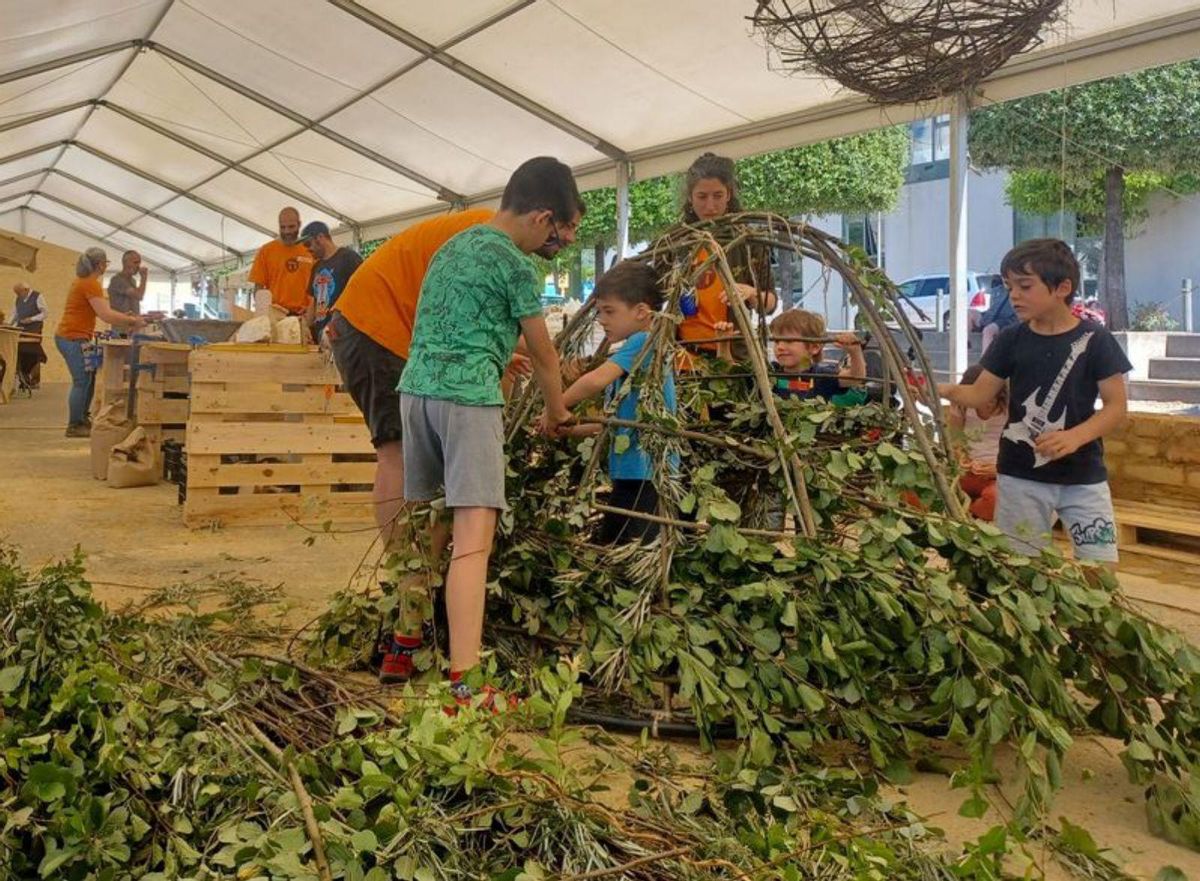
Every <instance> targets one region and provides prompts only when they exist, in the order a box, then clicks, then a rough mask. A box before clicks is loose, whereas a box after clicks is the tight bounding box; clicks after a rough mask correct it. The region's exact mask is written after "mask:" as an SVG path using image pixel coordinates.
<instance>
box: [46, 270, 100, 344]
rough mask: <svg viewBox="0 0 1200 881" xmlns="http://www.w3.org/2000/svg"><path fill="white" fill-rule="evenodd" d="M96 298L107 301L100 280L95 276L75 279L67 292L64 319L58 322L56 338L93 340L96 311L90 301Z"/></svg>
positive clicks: (63, 312)
mask: <svg viewBox="0 0 1200 881" xmlns="http://www.w3.org/2000/svg"><path fill="white" fill-rule="evenodd" d="M96 297H99V298H100V299H101V300H103V299H105V296H104V287H103V286H102V285H101V284H100V279H98V278H96V277H95V276H94V275H89V276H88V277H87V278H77V279H75V281H73V282H72V283H71V290H70V291H68V292H67V302H66V305H64V306H63V311H62V318H60V319H59V320H58V330H56V331H55V332H54V333H55V336H60V337H62V338H63V339H67V340H88V339H91V338H92V334H93V333H95V332H96V310H95V309H93V308H92V304H91V303H89V302H88V300H91V299H94V298H96Z"/></svg>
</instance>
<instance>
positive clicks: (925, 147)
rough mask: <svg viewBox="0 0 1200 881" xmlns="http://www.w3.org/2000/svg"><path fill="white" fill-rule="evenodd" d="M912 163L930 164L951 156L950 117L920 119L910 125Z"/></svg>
mask: <svg viewBox="0 0 1200 881" xmlns="http://www.w3.org/2000/svg"><path fill="white" fill-rule="evenodd" d="M909 140H910V143H911V145H912V152H911V156H910V162H911V164H912V165H928V164H929V163H930V162H941V161H943V160H948V159H949V158H950V117H949V116H946V115H943V116H937V117H930V118H927V119H919V120H917V121H916V122H914V123H913V124H912V125H911V126H909Z"/></svg>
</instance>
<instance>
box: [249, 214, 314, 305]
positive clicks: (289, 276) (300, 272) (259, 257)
mask: <svg viewBox="0 0 1200 881" xmlns="http://www.w3.org/2000/svg"><path fill="white" fill-rule="evenodd" d="M312 267H313V257H312V254H310V253H308V248H306V247H305V246H304V245H302V244H301V243H300V212H299V211H297V210H296V209H295V208H284V209H283V210H282V211H280V212H279V238H278V239H272V240H271V241H269V242H267V243H266V244H265V245H263V246H262V247H261V248H259V249H258V253H257V254H256V255H255V256H254V265H253V266H251V267H250V281H251V283H253V284H254V286H255V287H256V288H257V289H259V290H269V291H270V292H271V304H272V305H274V306H278V307H280V308H281V309H284V310H286V311H287V313H288V314H289V315H303V314H304V312H305V310H307V309H308V301H309V293H308V281H309V276H310V275H311V274H312Z"/></svg>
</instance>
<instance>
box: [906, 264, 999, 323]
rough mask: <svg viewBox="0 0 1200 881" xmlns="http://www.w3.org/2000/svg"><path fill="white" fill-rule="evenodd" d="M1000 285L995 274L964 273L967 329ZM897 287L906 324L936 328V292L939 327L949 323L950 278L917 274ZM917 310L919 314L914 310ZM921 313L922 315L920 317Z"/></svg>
mask: <svg viewBox="0 0 1200 881" xmlns="http://www.w3.org/2000/svg"><path fill="white" fill-rule="evenodd" d="M996 284H1001V285H1002V284H1003V280H1002V279H1001V278H1000V276H999V275H996V274H994V273H989V272H968V273H967V290H968V291H970V297H969V298H968V300H967V309H968V313H967V319H968V321H967V324H968V327H969V328H970V329H972V330H973V329H974V328H975V324H976V322H977V321H978V318H979V316H980V315H981V314H983V313H984V312H986V311H987V308H988V304H989V303H990V302H991V295H990V291H991V289H992V286H993V285H996ZM897 287H898V288H899V289H900V293H901V294H902V297H901V300H900V305H901V308H902V309H904V313H905V314H906V315H907V316H908V319H909V321H911V322H912V323H913V324H915V325H916V326H917V327H920V328H932V327H935V326H936V323H937V322H936V316H937V292H938V291H939V290H940V291H941V292H942V327H945V326H946V323H947V322H948V321H949V320H950V275H949V274H948V273H947V274H946V275H918V276H916V277H914V278H909V279H906V280H904V281H902V282H900V284H899V285H897ZM918 310H919V311H918ZM921 313H924V314H923V315H922V314H921Z"/></svg>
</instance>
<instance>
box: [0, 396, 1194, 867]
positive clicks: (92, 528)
mask: <svg viewBox="0 0 1200 881" xmlns="http://www.w3.org/2000/svg"><path fill="white" fill-rule="evenodd" d="M65 422H66V386H64V385H47V386H45V387H44V388H43V389H42V390H41V391H40V392H39V393H37V395H36V397H35V398H33V399H32V400H29V399H19V400H16V401H14V402H13V403H11V404H9V405H7V406H0V475H2V476H0V540H3V541H5V542H7V543H10V544H12V545H14V546H16V547H17V548H19V549H20V551H21V554H22V556H23V559H24V561H25V563H26V564H27V565H31V566H34V565H38V564H40V563H43V562H46V561H49V560H53V559H56V558H61V557H63V556H65V555H69V554H70V553H71V552H72V551H73V549H74V548H75V547H76V546H79V547H80V548H81V549H82V550H83V551H84V553H85V554H86V555H87V566H88V572H89V577H90V578H91V579H92V580H93V583H94V584H95V586H96V591H97V595H98V596H99V597H101V598H102V599H103V600H105V601H106V602H109V603H111V604H115V605H120V604H123V603H125V602H127V601H129V600H131V599H136V598H137V597H139V596H142V595H143V594H144V591H145V590H146V589H148V588H151V587H159V586H162V585H164V584H168V583H172V582H176V581H193V580H197V579H206V578H211V577H213V576H217V575H237V576H239V577H241V578H244V579H256V580H259V581H262V582H265V583H267V584H271V585H279V586H280V588H281V590H282V593H283V595H284V597H285V599H286V602H287V605H288V610H287V617H288V620H289V621H294V622H296V624H297V625H298V624H299V623H302V622H303V621H306V620H308V619H309V618H311V617H312V616H314V615H315V614H317V613H318V612H319V611H320V610H321V608H322V607H323V605H324V601H325V599H326V598H327V597H328V596H329V595H330V594H331V593H333V592H334V591H335V590H337V589H339V588H341V587H343V586H345V585H346V584H347V583H348V582H349V580H350V579H351V577H352V576H353V574H354V573H355V571H356V570H357V569H358V567H359V564H360V562H361V561H362V560H363V559H364V557H369V556H371V554H370V550H371V541H372V537H373V536H372V534H371V532H370V531H360V532H356V533H350V534H333V535H330V534H323V533H320V532H318V533H310V532H308V531H306V530H304V529H302V528H301V527H298V526H294V525H293V526H284V527H274V528H272V527H241V528H236V529H220V530H203V531H196V532H193V531H191V530H189V529H187V528H186V527H184V526H183V523H182V520H181V517H180V512H179V508H178V505H177V504H176V493H175V488H174V487H172V486H167V485H159V486H154V487H146V488H142V489H124V490H114V489H111V488H109V487H108V486H107V484H105V483H104V482H102V481H97V480H94V479H93V478H92V476H91V469H90V460H89V453H88V450H89V446H88V441H87V440H74V439H67V438H65V437H63V428H64V424H65ZM310 537H311V538H312V539H313V541H312V542H311V544H307V543H306V539H308V538H310ZM1121 577H1122V583H1123V584H1124V586H1125V588H1126V591H1127V593H1128V594H1129V595H1130V596H1131V597H1133V598H1134V599H1136V600H1138V601H1139V602H1142V603H1144V605H1145V608H1146V610H1147V612H1149V613H1150V614H1151V615H1154V616H1155V617H1157V618H1159V619H1160V620H1162V621H1163V622H1164V623H1167V624H1170V625H1171V626H1174V627H1176V628H1178V629H1180V630H1182V631H1183V632H1185V633H1186V634H1188V635H1189V637H1190V638H1191V639H1192V640H1193V641H1195V642H1197V643H1200V569H1188V568H1186V567H1182V566H1180V565H1178V564H1170V565H1167V566H1164V565H1163V564H1160V563H1158V562H1156V561H1154V560H1150V559H1148V558H1132V557H1131V558H1128V559H1127V560H1126V561H1124V562H1123V564H1122V573H1121ZM1119 749H1120V746H1119V744H1117V743H1116V742H1114V741H1109V740H1105V739H1100V738H1090V737H1089V738H1080V739H1079V740H1078V741H1077V743H1076V745H1075V747H1074V748H1073V749H1072V751H1071V753H1070V754H1069V756H1068V761H1067V765H1066V768H1065V770H1064V779H1065V781H1066V782H1065V785H1064V789H1063V791H1062V792H1061V793H1060V794H1059V796H1058V798H1057V800H1056V802H1055V806H1054V809H1053V816H1054V817H1058V816H1065V817H1067V818H1068V819H1070V820H1071V821H1072V822H1074V823H1076V824H1079V825H1082V826H1084V827H1085V828H1087V829H1088V830H1089V831H1090V832H1091V833H1092V835H1093V836H1094V838H1095V839H1096V841H1097V842H1099V843H1100V845H1101V846H1102V847H1107V848H1111V849H1112V851H1113V852H1114V854H1115V855H1116V856H1117V858H1118V859H1119V860H1120V861H1121V862H1122V863H1123V864H1124V866H1125V868H1126V869H1127V870H1128V871H1129V872H1131V873H1132V874H1134V875H1136V876H1138V877H1144V878H1152V877H1153V876H1154V874H1155V873H1156V872H1157V871H1158V870H1159V869H1161V868H1162V867H1163V866H1167V865H1174V866H1176V867H1178V868H1180V869H1182V870H1183V871H1184V872H1186V873H1187V875H1188V877H1190V878H1192V879H1195V881H1200V854H1196V853H1193V852H1191V851H1189V850H1187V849H1184V848H1180V847H1176V846H1174V845H1172V844H1169V843H1167V842H1165V841H1162V840H1160V839H1157V838H1155V837H1153V836H1152V835H1150V833H1149V831H1148V830H1147V827H1146V818H1145V812H1144V809H1143V799H1142V793H1141V790H1140V788H1139V787H1137V786H1134V785H1132V784H1130V783H1129V782H1128V780H1127V778H1126V775H1125V771H1124V768H1123V767H1122V766H1121V763H1120V761H1119V760H1118V758H1117V752H1118V751H1119ZM697 759H698V760H702V758H701V757H699V756H697ZM1017 785H1018V783H1017V781H1015V780H1012V781H1009V782H1007V783H1006V784H1005V785H1004V786H1003V787H1002V788H1001V789H1002V790H1003V791H1005V792H1008V793H1012V792H1013V791H1015V789H1016V787H1017ZM899 793H900V794H901V795H902V796H903V797H904V798H906V799H907V800H908V802H909V803H910V805H911V806H912V807H913V809H914V810H916V811H917V812H918V813H921V814H923V815H926V816H929V817H930V822H931V825H933V826H936V827H940V828H942V829H944V830H945V831H946V834H947V837H948V839H949V841H950V843H951V846H955V845H957V843H958V842H961V841H963V840H966V839H970V838H973V837H976V836H978V835H981V834H982V833H983V832H985V831H987V829H988V828H989V827H990V826H991V825H993V824H994V823H996V822H997V817H998V815H997V814H996V812H995V811H994V810H993V811H991V812H989V813H988V815H986V816H985V817H984V818H983V819H982V820H967V819H963V818H961V817H959V816H958V814H957V811H958V806H959V805H960V804H961V803H962V801H963V798H964V796H963V794H962V793H961V792H960V791H952V790H950V788H949V783H948V779H947V778H946V777H944V776H940V775H937V774H920V775H918V776H917V778H916V779H915V780H914V781H913V782H912V783H911V784H909V785H906V786H903V787H901V788H900V790H899ZM995 795H996V798H995V801H996V803H998V804H1002V803H1003V797H1002V796H1001V793H1000V790H997V792H996V793H995ZM1048 877H1060V876H1059V875H1058V873H1056V872H1053V871H1048Z"/></svg>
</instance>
